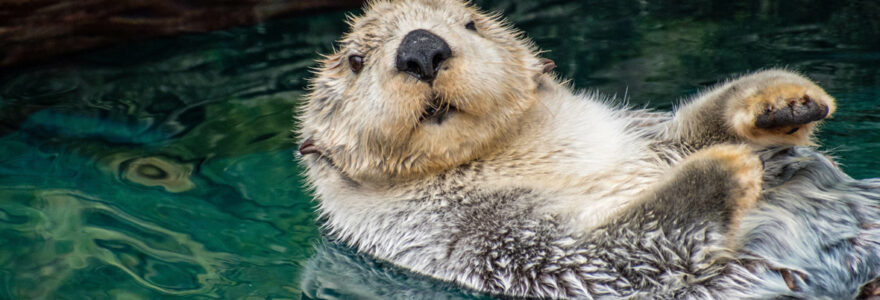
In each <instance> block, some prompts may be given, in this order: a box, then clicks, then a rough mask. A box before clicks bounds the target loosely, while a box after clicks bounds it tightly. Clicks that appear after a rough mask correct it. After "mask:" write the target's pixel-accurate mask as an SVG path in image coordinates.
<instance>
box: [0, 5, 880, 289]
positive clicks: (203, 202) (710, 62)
mask: <svg viewBox="0 0 880 300" xmlns="http://www.w3.org/2000/svg"><path fill="white" fill-rule="evenodd" d="M480 3H482V6H484V7H486V8H491V9H497V10H502V11H504V13H505V14H507V15H508V16H510V18H511V20H512V21H514V22H515V23H516V24H517V26H518V27H520V28H522V29H524V30H525V31H526V32H527V33H528V34H529V35H530V36H531V37H533V38H534V39H535V40H536V41H537V42H538V44H539V45H541V46H542V47H543V48H544V49H547V50H549V51H550V52H548V53H547V54H546V56H548V57H549V58H552V59H554V60H555V61H556V62H557V65H559V67H558V68H557V71H558V72H559V73H560V74H561V75H563V76H565V77H566V78H571V79H572V80H573V81H574V83H575V85H576V86H577V87H581V88H586V87H590V88H594V89H597V90H599V91H600V92H602V93H605V94H609V95H617V96H618V97H619V98H625V99H626V101H628V102H629V103H631V104H632V105H648V106H651V107H657V108H661V109H669V108H671V107H672V103H673V102H674V101H675V100H676V99H678V98H679V97H682V96H685V95H688V94H692V93H694V92H696V91H698V90H699V89H701V88H703V87H706V86H708V85H711V84H713V83H715V82H717V81H718V80H721V79H723V78H725V77H726V76H728V75H729V74H734V73H742V72H747V71H751V70H756V69H759V68H763V67H767V66H786V67H789V68H793V69H796V70H800V71H802V72H804V73H806V74H807V75H808V76H810V77H812V78H814V79H816V80H818V81H820V83H821V84H822V85H823V86H825V87H826V88H827V89H828V91H829V93H830V94H832V95H834V96H835V97H837V99H838V100H839V102H840V108H839V112H838V114H837V115H836V117H835V118H834V119H833V120H832V121H830V122H828V124H827V125H826V126H825V127H824V129H823V131H822V133H821V134H820V139H821V140H822V141H823V145H824V148H825V149H827V150H830V151H832V152H833V153H834V154H835V155H837V156H839V157H841V162H842V165H843V167H844V169H845V170H847V172H849V173H850V174H852V175H853V176H854V177H857V178H866V177H880V168H878V166H880V165H878V163H877V162H876V159H875V156H876V155H877V150H874V149H877V148H878V147H877V146H878V145H880V117H878V116H880V105H878V101H877V100H878V98H880V72H878V70H880V42H878V41H880V36H878V32H880V21H877V19H876V18H875V17H874V16H877V15H880V6H878V5H876V4H875V3H873V2H872V1H850V2H846V3H830V2H827V3H826V2H813V1H806V0H788V1H779V2H775V1H772V2H771V1H763V0H753V1H733V2H731V1H678V0H665V1H660V2H651V3H647V2H643V1H608V0H605V1H585V2H581V3H571V2H569V1H561V0H559V1H556V0H541V1H528V2H524V1H519V2H517V1H510V0H493V1H481V2H480ZM343 19H344V14H343V13H341V12H338V13H327V14H322V15H317V16H310V17H298V18H291V19H286V20H280V21H274V22H270V23H267V24H261V25H257V26H252V27H244V28H236V29H231V30H226V31H220V32H212V33H205V34H197V35H188V36H180V37H174V38H167V39H160V40H153V41H148V42H141V43H136V44H132V45H125V46H120V47H116V48H113V49H105V50H98V51H94V52H92V53H87V54H84V55H80V56H77V57H72V58H67V59H64V60H63V61H59V62H57V63H56V64H54V65H46V66H40V67H33V68H26V69H16V70H3V72H2V73H0V245H3V246H2V249H3V251H0V299H44V298H45V299H59V298H67V299H89V298H95V299H108V298H109V299H117V298H118V299H157V298H163V299H164V298H220V299H225V298H233V299H239V298H249V297H250V298H259V299H265V298H273V299H275V298H289V299H298V298H300V297H301V296H303V295H305V296H307V297H341V298H346V297H348V298H351V297H356V296H364V297H370V296H372V297H378V295H387V293H391V292H394V291H397V292H399V293H400V295H413V296H426V297H428V296H430V297H432V298H447V299H452V298H474V297H476V298H479V297H480V296H479V295H473V294H470V293H467V292H461V291H456V290H455V289H452V288H450V287H447V286H445V285H442V284H436V283H432V282H428V281H424V280H423V279H421V278H417V279H414V280H415V281H410V279H409V277H407V276H408V275H406V274H405V272H404V273H401V272H399V271H395V270H389V269H388V268H387V266H382V264H381V263H376V262H372V261H370V260H369V259H368V258H365V257H361V256H358V255H356V254H354V253H351V252H350V251H348V250H346V249H344V248H341V247H339V246H338V245H331V246H328V245H327V244H324V243H317V244H315V242H316V241H318V240H320V239H319V238H318V236H319V235H318V230H317V228H316V226H315V221H314V215H313V212H312V209H313V203H312V202H311V201H310V198H309V196H308V193H307V192H306V191H304V189H303V187H302V179H301V177H300V172H301V170H300V169H299V168H298V167H297V166H296V164H295V162H294V161H293V156H292V153H293V150H294V149H295V145H293V142H292V139H291V134H290V128H291V127H292V126H293V124H292V123H293V121H292V118H291V114H292V112H293V108H294V107H295V106H296V104H297V103H298V102H299V101H300V99H301V97H302V94H303V89H304V87H305V85H306V80H307V78H308V76H309V73H308V68H309V67H310V66H312V65H313V63H312V61H313V60H314V58H316V57H317V53H326V52H328V51H329V49H330V48H331V47H332V41H333V40H334V39H336V38H337V37H338V36H339V35H340V34H341V33H342V32H343V31H344V30H345V26H344V23H343ZM328 249H329V250H328ZM315 250H318V252H317V255H316V256H315V257H314V258H313V259H312V260H311V261H307V259H308V258H309V257H310V256H312V255H313V254H314V253H315ZM328 258H334V259H328ZM334 262H335V263H334ZM316 266H318V267H316ZM346 268H347V269H348V270H352V272H345V270H346ZM303 270H308V271H303ZM356 270H360V271H364V270H366V271H367V273H370V272H369V271H371V270H372V271H374V272H372V273H375V274H380V275H381V276H377V277H370V278H369V279H364V278H360V279H358V277H356V274H363V272H354V271H356ZM353 274H354V275H353ZM352 276H355V277H352ZM300 278H302V285H300ZM377 278H378V279H381V278H386V279H388V278H391V279H393V280H391V279H389V280H390V281H382V282H376V281H374V280H377ZM401 278H403V279H401ZM357 280H360V281H357ZM401 283H403V285H401ZM377 285H381V286H383V287H389V286H390V287H395V286H396V288H395V290H392V291H390V292H389V291H384V292H387V293H385V294H383V293H379V292H380V291H378V290H371V288H375V287H376V286H377ZM301 286H302V287H304V290H301ZM428 287H434V288H435V289H429V288H428ZM334 295H336V296H334Z"/></svg>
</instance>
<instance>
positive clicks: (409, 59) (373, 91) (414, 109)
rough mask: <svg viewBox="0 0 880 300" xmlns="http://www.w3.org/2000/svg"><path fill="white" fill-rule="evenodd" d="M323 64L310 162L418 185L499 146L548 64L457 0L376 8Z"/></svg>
mask: <svg viewBox="0 0 880 300" xmlns="http://www.w3.org/2000/svg"><path fill="white" fill-rule="evenodd" d="M349 23H350V24H351V32H349V33H348V34H346V35H345V36H344V37H343V38H342V40H341V41H340V43H339V45H340V46H339V49H337V51H336V52H335V53H333V54H330V55H328V56H326V58H325V59H323V60H321V61H320V66H319V67H318V68H317V72H316V73H317V74H316V77H315V78H313V79H312V81H311V86H310V90H311V93H310V94H309V95H308V99H307V103H306V104H305V105H304V106H303V107H302V111H301V112H300V116H299V119H300V122H301V126H302V130H301V132H300V137H301V139H302V140H303V144H302V146H301V152H302V153H303V154H304V160H305V162H306V163H307V164H309V165H310V166H312V167H313V168H314V166H315V164H325V165H329V166H331V167H333V168H335V169H337V170H339V171H341V172H343V173H344V174H345V175H346V176H348V177H350V178H353V179H355V180H358V181H360V180H367V181H374V180H380V181H381V180H388V179H407V178H418V177H421V176H425V175H428V174H432V173H436V172H438V171H441V170H445V169H449V168H452V167H455V166H458V165H461V164H463V163H466V162H468V161H471V160H474V159H477V158H479V157H480V156H481V155H483V154H485V153H488V152H490V151H492V150H493V149H495V148H497V147H499V146H500V145H501V144H503V142H504V141H505V140H507V139H508V138H509V137H510V136H511V135H512V134H514V131H516V128H517V126H518V123H519V122H520V121H521V118H522V116H523V114H524V113H525V111H526V110H528V109H530V108H531V107H532V106H533V105H535V102H536V101H537V96H536V93H537V86H538V84H537V82H536V81H537V80H538V77H539V76H540V74H541V73H542V69H543V67H544V65H543V64H542V63H541V61H540V60H539V59H538V57H537V55H536V51H535V48H534V47H533V46H532V44H531V42H529V41H527V40H526V39H525V38H523V37H522V36H521V34H520V33H518V32H516V31H515V30H513V29H512V28H511V27H509V26H507V25H505V24H504V22H503V21H501V20H499V18H498V17H495V16H487V15H485V14H482V13H480V12H479V11H478V10H477V9H476V8H474V7H472V6H469V5H467V4H465V3H463V2H462V1H458V0H413V1H375V2H373V3H371V4H370V5H369V7H368V8H367V9H366V12H365V13H364V15H363V16H359V17H354V18H352V19H351V20H350V22H349Z"/></svg>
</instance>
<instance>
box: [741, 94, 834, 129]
mask: <svg viewBox="0 0 880 300" xmlns="http://www.w3.org/2000/svg"><path fill="white" fill-rule="evenodd" d="M787 102H788V105H787V106H784V107H780V108H776V109H770V110H768V111H766V112H764V113H763V114H760V115H758V118H757V120H756V121H755V127H758V128H764V129H768V128H775V127H782V126H791V125H803V124H807V123H810V122H814V121H819V120H822V119H824V118H825V117H826V116H828V106H825V105H820V104H818V103H816V101H813V99H810V97H806V96H804V98H802V99H797V100H794V101H787Z"/></svg>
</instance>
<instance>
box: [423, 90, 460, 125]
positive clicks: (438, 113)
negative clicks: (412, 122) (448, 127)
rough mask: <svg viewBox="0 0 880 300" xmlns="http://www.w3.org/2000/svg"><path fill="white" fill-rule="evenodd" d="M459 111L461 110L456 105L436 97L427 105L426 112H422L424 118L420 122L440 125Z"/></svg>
mask: <svg viewBox="0 0 880 300" xmlns="http://www.w3.org/2000/svg"><path fill="white" fill-rule="evenodd" d="M458 111H459V110H458V108H457V107H455V105H452V104H451V103H449V102H447V101H443V100H442V99H441V98H440V97H439V96H437V95H434V96H433V97H432V98H431V101H430V102H428V104H427V105H425V110H424V111H423V112H422V116H421V117H419V122H422V123H433V124H438V125H439V124H442V123H443V122H445V121H446V120H448V119H449V116H451V115H452V114H454V113H456V112H458Z"/></svg>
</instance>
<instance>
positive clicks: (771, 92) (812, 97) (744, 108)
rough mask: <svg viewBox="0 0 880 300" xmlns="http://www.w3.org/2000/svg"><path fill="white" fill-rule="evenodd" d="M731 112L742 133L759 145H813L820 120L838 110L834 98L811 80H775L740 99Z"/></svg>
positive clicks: (740, 133) (739, 131) (738, 131)
mask: <svg viewBox="0 0 880 300" xmlns="http://www.w3.org/2000/svg"><path fill="white" fill-rule="evenodd" d="M730 108H731V109H732V110H733V114H732V116H731V118H732V120H731V121H732V123H733V127H734V128H735V130H736V131H737V133H739V135H740V136H742V137H745V138H746V139H747V140H749V141H751V142H754V143H756V144H759V145H811V144H812V143H811V142H810V136H811V134H812V131H813V128H814V127H815V125H816V123H817V122H818V121H821V120H823V119H825V118H828V117H830V116H831V113H833V112H834V109H835V102H834V98H832V97H831V96H829V95H828V94H827V93H825V91H824V90H822V88H820V87H818V86H816V85H815V84H812V83H811V82H808V81H806V82H794V83H793V82H783V83H778V84H773V83H772V82H771V84H770V85H769V86H767V87H764V88H762V89H760V90H758V91H757V92H756V93H754V94H753V95H751V96H750V97H747V98H745V99H743V100H742V101H736V102H735V103H734V105H733V107H730Z"/></svg>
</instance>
